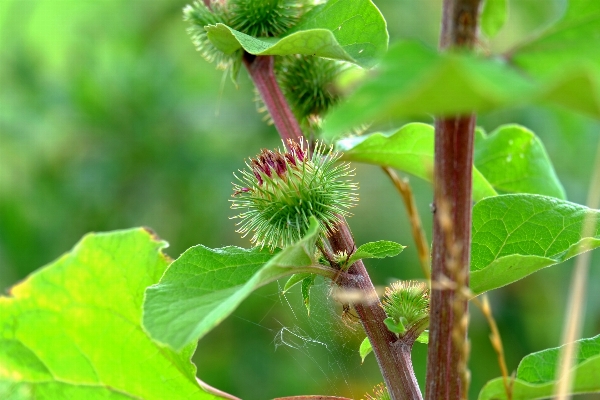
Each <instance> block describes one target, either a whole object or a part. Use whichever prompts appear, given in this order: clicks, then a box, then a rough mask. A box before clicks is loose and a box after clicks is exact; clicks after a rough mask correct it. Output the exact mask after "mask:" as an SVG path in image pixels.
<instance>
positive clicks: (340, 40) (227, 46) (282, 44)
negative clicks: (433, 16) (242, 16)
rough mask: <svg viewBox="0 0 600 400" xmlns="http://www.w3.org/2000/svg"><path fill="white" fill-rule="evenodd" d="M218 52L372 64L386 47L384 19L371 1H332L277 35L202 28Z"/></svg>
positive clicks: (310, 12)
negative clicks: (239, 51)
mask: <svg viewBox="0 0 600 400" xmlns="http://www.w3.org/2000/svg"><path fill="white" fill-rule="evenodd" d="M204 28H205V29H206V31H207V35H208V38H209V39H210V40H211V42H212V43H213V44H214V45H215V46H216V47H217V48H218V49H219V50H221V51H223V52H224V53H226V54H231V53H233V52H234V51H236V50H239V49H243V50H244V51H246V52H248V53H250V54H254V55H258V56H264V55H277V56H283V55H290V54H302V55H307V56H317V57H325V58H331V59H336V60H342V61H348V62H352V63H355V64H358V65H360V66H362V67H365V68H368V67H372V66H373V65H374V64H375V63H376V62H377V60H378V58H379V56H381V55H382V54H383V53H384V52H385V50H386V49H387V43H388V39H389V37H388V33H387V28H386V23H385V20H384V19H383V16H382V15H381V13H380V12H379V10H378V9H377V7H376V6H375V5H374V4H373V3H372V2H371V1H370V0H332V1H328V2H327V3H326V4H322V5H320V6H317V7H315V8H314V9H313V10H311V11H309V12H308V13H307V14H306V15H304V16H303V17H302V18H301V19H300V21H299V22H298V24H297V25H296V26H294V28H292V29H291V30H290V31H289V32H287V33H285V34H284V35H282V37H280V38H255V37H252V36H249V35H247V34H245V33H242V32H240V31H237V30H235V29H233V28H231V27H229V26H227V25H225V24H216V25H208V26H206V27H204Z"/></svg>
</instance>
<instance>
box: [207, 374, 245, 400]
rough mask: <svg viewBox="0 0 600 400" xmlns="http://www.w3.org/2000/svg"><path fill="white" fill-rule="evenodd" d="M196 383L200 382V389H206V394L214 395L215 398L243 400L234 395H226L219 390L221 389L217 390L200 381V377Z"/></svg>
mask: <svg viewBox="0 0 600 400" xmlns="http://www.w3.org/2000/svg"><path fill="white" fill-rule="evenodd" d="M196 382H198V385H200V387H201V388H202V389H204V390H205V391H206V392H208V393H211V394H214V395H215V396H219V397H221V398H223V399H228V400H242V399H240V398H239V397H235V396H234V395H232V394H229V393H225V392H224V391H222V390H219V389H217V388H215V387H212V386H210V385H209V384H208V383H206V382H204V381H202V380H200V378H198V377H196Z"/></svg>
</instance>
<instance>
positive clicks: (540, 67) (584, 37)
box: [508, 0, 600, 118]
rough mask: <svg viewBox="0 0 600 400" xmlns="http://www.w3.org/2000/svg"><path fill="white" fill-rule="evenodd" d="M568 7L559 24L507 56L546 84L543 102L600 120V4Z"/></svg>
mask: <svg viewBox="0 0 600 400" xmlns="http://www.w3.org/2000/svg"><path fill="white" fill-rule="evenodd" d="M567 4H568V5H567V10H566V12H565V15H564V16H563V18H562V19H561V20H560V21H558V23H556V24H554V25H552V26H550V27H549V28H548V29H547V30H546V31H544V32H543V33H542V34H540V35H538V36H536V37H534V38H533V40H530V41H528V42H526V43H524V44H522V45H520V46H519V47H518V48H516V49H514V50H512V51H510V52H509V54H508V57H509V58H510V60H511V62H512V63H514V65H516V66H518V67H520V68H522V69H523V70H525V71H526V72H527V74H528V75H530V76H532V77H535V78H540V79H544V80H545V81H547V84H546V86H547V87H545V88H543V89H542V93H541V94H540V99H542V100H548V101H551V102H554V103H558V104H560V105H562V106H565V107H568V108H571V109H575V110H577V111H581V112H584V113H586V114H589V115H592V116H594V117H596V118H600V2H598V1H597V0H570V1H569V2H568V3H567Z"/></svg>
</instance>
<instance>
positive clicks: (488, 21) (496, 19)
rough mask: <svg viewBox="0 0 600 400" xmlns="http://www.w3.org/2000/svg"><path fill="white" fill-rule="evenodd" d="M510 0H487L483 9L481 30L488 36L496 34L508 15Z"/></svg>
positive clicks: (491, 36)
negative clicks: (508, 2)
mask: <svg viewBox="0 0 600 400" xmlns="http://www.w3.org/2000/svg"><path fill="white" fill-rule="evenodd" d="M507 1H508V0H485V1H484V3H483V10H482V11H481V30H482V31H483V33H484V34H485V35H486V36H487V37H488V38H493V37H494V36H496V34H497V33H498V31H499V30H500V29H501V28H502V26H504V23H505V22H506V17H507V16H508V4H507Z"/></svg>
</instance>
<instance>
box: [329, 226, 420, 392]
mask: <svg viewBox="0 0 600 400" xmlns="http://www.w3.org/2000/svg"><path fill="white" fill-rule="evenodd" d="M329 243H330V244H331V249H332V250H333V252H334V253H339V252H346V253H347V254H352V253H353V252H354V251H356V245H355V244H354V238H353V237H352V233H351V232H350V228H349V227H348V225H347V224H346V221H344V220H342V221H341V222H340V223H339V224H338V225H337V227H336V229H335V231H334V232H331V233H330V237H329ZM331 261H333V260H331ZM337 284H338V285H339V286H340V287H341V288H342V289H343V290H348V291H356V290H360V291H361V292H362V294H363V300H362V301H359V302H356V303H354V304H353V306H354V309H355V310H356V313H357V314H358V316H359V318H360V322H361V324H362V326H363V328H364V329H365V332H366V334H367V337H368V338H369V341H370V342H371V346H372V347H373V353H374V354H375V357H376V358H377V362H378V364H379V368H380V369H381V373H382V375H383V379H384V381H385V384H386V386H387V388H388V391H389V393H390V396H391V398H392V399H394V400H399V399H402V400H416V399H421V398H422V396H421V391H420V389H419V385H418V383H417V379H416V377H415V374H414V371H413V366H412V360H411V349H412V346H413V344H414V342H415V340H416V338H417V336H418V335H414V334H413V335H411V334H406V335H404V337H402V338H400V339H398V338H397V337H396V335H395V334H393V333H392V332H390V331H389V330H388V329H387V327H386V326H385V324H384V322H383V320H384V319H385V318H386V314H385V311H383V307H382V306H381V303H380V302H379V297H378V296H377V293H376V292H375V287H374V286H373V283H372V282H371V279H370V278H369V274H368V273H367V270H366V269H365V265H364V264H363V262H362V261H360V260H359V261H357V262H355V263H354V264H353V265H352V266H350V268H349V269H348V272H347V273H343V274H340V277H339V279H338V280H337Z"/></svg>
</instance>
